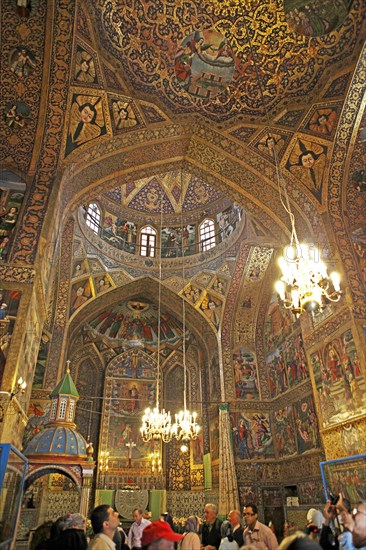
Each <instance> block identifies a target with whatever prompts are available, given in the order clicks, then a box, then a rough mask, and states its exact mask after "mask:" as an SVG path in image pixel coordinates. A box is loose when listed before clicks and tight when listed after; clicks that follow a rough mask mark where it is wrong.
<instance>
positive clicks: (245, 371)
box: [233, 348, 259, 400]
mask: <svg viewBox="0 0 366 550" xmlns="http://www.w3.org/2000/svg"><path fill="white" fill-rule="evenodd" d="M233 367H234V380H235V395H236V399H245V400H247V399H259V384H258V367H257V359H256V356H255V354H254V353H253V352H251V351H249V350H247V349H244V348H240V349H238V350H236V351H235V352H234V353H233Z"/></svg>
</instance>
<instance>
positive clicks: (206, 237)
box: [199, 220, 216, 252]
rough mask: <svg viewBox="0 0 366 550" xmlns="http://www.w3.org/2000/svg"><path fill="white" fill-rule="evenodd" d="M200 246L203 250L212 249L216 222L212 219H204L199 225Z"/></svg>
mask: <svg viewBox="0 0 366 550" xmlns="http://www.w3.org/2000/svg"><path fill="white" fill-rule="evenodd" d="M199 235H200V248H201V251H202V252H205V251H206V250H210V248H213V247H214V246H215V244H216V242H215V224H214V222H213V221H212V220H203V222H202V223H201V225H200V227H199Z"/></svg>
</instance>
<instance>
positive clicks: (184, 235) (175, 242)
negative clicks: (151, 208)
mask: <svg viewBox="0 0 366 550" xmlns="http://www.w3.org/2000/svg"><path fill="white" fill-rule="evenodd" d="M195 252H196V226H195V225H184V226H183V227H163V228H162V230H161V256H162V258H178V257H181V256H190V255H192V254H195Z"/></svg>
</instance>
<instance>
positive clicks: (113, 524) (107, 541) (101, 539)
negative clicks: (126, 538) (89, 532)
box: [88, 504, 119, 550]
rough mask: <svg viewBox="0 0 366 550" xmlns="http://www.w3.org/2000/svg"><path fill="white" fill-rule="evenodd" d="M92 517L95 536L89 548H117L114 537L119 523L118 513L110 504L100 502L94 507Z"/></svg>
mask: <svg viewBox="0 0 366 550" xmlns="http://www.w3.org/2000/svg"><path fill="white" fill-rule="evenodd" d="M90 519H91V524H92V527H93V531H94V533H95V537H94V538H93V539H92V540H91V541H90V544H89V546H88V549H89V550H115V548H116V545H115V544H114V542H113V537H114V534H115V531H116V529H117V527H118V525H119V517H118V513H117V512H115V511H114V510H113V508H112V507H111V506H109V504H100V506H97V507H96V508H94V510H93V511H92V513H91V516H90Z"/></svg>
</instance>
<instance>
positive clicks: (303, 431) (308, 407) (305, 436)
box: [293, 396, 320, 454]
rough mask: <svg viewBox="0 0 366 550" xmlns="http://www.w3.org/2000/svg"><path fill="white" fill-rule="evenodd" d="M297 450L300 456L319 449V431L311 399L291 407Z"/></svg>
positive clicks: (308, 398)
mask: <svg viewBox="0 0 366 550" xmlns="http://www.w3.org/2000/svg"><path fill="white" fill-rule="evenodd" d="M293 410H294V417H295V427H296V437H297V449H298V452H299V453H300V454H302V453H305V452H306V451H310V450H312V449H316V448H319V446H320V440H319V429H318V421H317V417H316V413H315V406H314V401H313V398H312V397H310V396H309V397H306V398H304V399H302V400H301V401H298V402H297V403H294V405H293Z"/></svg>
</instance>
